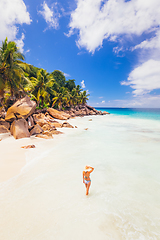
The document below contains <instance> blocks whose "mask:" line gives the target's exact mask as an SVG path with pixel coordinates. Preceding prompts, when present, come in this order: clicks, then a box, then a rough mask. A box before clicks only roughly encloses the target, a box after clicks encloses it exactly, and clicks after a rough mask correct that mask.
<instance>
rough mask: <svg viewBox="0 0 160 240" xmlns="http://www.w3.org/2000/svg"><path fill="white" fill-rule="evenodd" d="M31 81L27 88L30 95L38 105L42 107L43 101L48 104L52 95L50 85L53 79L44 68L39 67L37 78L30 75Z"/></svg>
mask: <svg viewBox="0 0 160 240" xmlns="http://www.w3.org/2000/svg"><path fill="white" fill-rule="evenodd" d="M30 80H31V83H30V84H29V85H28V89H27V90H29V91H30V93H31V96H32V97H33V98H34V99H35V100H36V101H37V104H38V106H39V107H43V106H44V103H46V104H49V102H50V96H51V95H53V90H52V86H53V84H54V79H53V77H52V75H50V74H49V73H47V71H46V70H44V69H40V70H39V71H38V72H37V78H35V77H31V78H30Z"/></svg>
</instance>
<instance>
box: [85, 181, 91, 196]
mask: <svg viewBox="0 0 160 240" xmlns="http://www.w3.org/2000/svg"><path fill="white" fill-rule="evenodd" d="M86 185H87V186H86V195H88V194H89V188H90V186H91V182H89V183H88V184H86Z"/></svg>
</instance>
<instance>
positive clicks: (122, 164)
mask: <svg viewBox="0 0 160 240" xmlns="http://www.w3.org/2000/svg"><path fill="white" fill-rule="evenodd" d="M90 118H92V121H89V119H90ZM69 122H70V123H71V124H72V125H74V126H75V125H76V126H78V128H74V129H67V128H65V129H63V131H64V132H65V134H63V135H57V136H54V139H52V140H43V139H36V140H35V139H21V140H14V139H13V138H12V137H11V138H6V139H3V140H2V141H1V142H0V148H1V149H0V150H1V157H2V156H3V154H5V151H7V150H8V152H9V151H10V152H11V153H10V155H9V154H8V157H5V158H6V159H7V160H6V161H8V162H9V163H10V167H8V173H9V171H11V172H12V174H8V173H7V166H6V174H4V176H3V182H1V184H0V206H1V208H0V239H3V240H11V239H12V240H22V239H23V240H44V239H45V240H53V239H55V240H61V239H62V240H64V239H65V240H72V239H76V240H82V239H86V238H88V239H91V238H92V239H93V240H97V239H100V240H124V239H125V240H126V239H127V240H137V239H139V240H140V239H145V240H151V239H154V240H158V239H159V236H160V217H159V216H160V190H159V186H160V176H159V169H160V161H159V158H160V151H159V143H160V130H159V129H160V124H159V122H158V121H157V122H156V121H152V120H148V121H147V120H136V119H129V118H127V117H117V116H111V115H110V116H92V117H84V118H76V119H70V120H69ZM85 128H88V130H84V129H85ZM35 141H36V142H35ZM27 144H35V145H36V148H35V149H27V150H26V149H21V148H20V147H21V146H23V145H27ZM5 148H6V150H5ZM2 149H3V154H2ZM17 153H18V156H17ZM15 154H16V156H15ZM11 160H14V161H17V163H16V162H15V166H14V167H13V165H14V164H13V163H12V165H11ZM25 161H26V164H25ZM1 162H2V160H1ZM86 164H87V165H91V166H93V167H94V168H95V170H94V172H93V173H92V174H91V180H92V184H91V189H90V194H89V196H86V195H85V187H84V184H83V183H82V171H83V168H84V166H85V165H86ZM8 166H9V165H8ZM14 168H15V169H16V170H14V171H12V170H13V169H14ZM9 169H10V170H9ZM7 174H8V177H6V181H4V180H5V175H6V176H7ZM9 177H12V178H10V179H9ZM7 179H8V180H7ZM84 236H85V237H84Z"/></svg>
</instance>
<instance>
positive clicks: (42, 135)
mask: <svg viewBox="0 0 160 240" xmlns="http://www.w3.org/2000/svg"><path fill="white" fill-rule="evenodd" d="M36 137H38V138H44V139H52V138H53V136H52V134H51V133H50V134H37V135H36Z"/></svg>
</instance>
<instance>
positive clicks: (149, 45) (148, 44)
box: [132, 30, 160, 51]
mask: <svg viewBox="0 0 160 240" xmlns="http://www.w3.org/2000/svg"><path fill="white" fill-rule="evenodd" d="M138 48H140V49H159V50H160V30H157V31H156V34H155V36H154V37H152V38H151V39H147V40H145V41H143V42H141V43H140V44H138V45H136V46H135V47H133V48H132V51H133V50H135V49H138Z"/></svg>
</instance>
